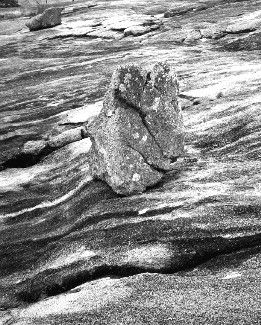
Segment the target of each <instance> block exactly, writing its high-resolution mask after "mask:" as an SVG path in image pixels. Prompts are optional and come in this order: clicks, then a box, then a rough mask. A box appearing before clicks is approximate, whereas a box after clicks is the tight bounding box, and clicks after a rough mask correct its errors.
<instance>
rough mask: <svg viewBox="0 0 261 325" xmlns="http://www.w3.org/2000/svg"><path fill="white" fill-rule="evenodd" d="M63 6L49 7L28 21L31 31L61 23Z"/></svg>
mask: <svg viewBox="0 0 261 325" xmlns="http://www.w3.org/2000/svg"><path fill="white" fill-rule="evenodd" d="M62 10H63V8H54V7H53V8H48V9H45V11H44V12H43V13H42V14H39V15H37V16H35V17H33V18H32V19H31V20H30V21H28V22H27V23H26V26H27V27H28V28H29V29H30V31H36V30H39V29H45V28H50V27H54V26H57V25H60V24H61V23H62V14H61V13H62Z"/></svg>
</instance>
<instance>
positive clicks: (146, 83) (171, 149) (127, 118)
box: [87, 63, 184, 195]
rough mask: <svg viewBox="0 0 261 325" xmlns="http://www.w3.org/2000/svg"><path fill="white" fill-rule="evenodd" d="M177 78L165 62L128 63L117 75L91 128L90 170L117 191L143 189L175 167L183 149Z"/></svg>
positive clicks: (140, 190)
mask: <svg viewBox="0 0 261 325" xmlns="http://www.w3.org/2000/svg"><path fill="white" fill-rule="evenodd" d="M177 95H178V82H177V78H176V75H175V73H174V72H173V71H172V69H171V68H170V67H169V66H168V65H167V64H165V63H164V64H163V63H158V64H156V65H155V66H154V67H153V68H152V70H151V71H146V70H143V69H142V68H140V67H138V66H135V65H129V66H125V67H120V68H119V69H118V70H116V72H115V73H114V75H113V77H112V80H111V84H110V88H109V90H108V91H107V93H106V96H105V100H104V104H103V109H102V111H101V113H100V114H99V116H98V117H97V119H96V120H95V121H93V123H91V124H90V125H89V126H88V127H87V129H88V134H89V136H90V138H91V140H92V148H91V150H90V169H91V173H92V175H93V176H94V177H97V178H99V179H102V180H105V181H106V182H107V183H108V184H109V185H110V186H111V187H112V188H113V190H114V191H115V192H117V193H119V194H124V195H128V194H132V193H138V192H143V191H144V190H145V189H146V188H147V187H149V186H152V185H154V184H155V183H157V182H158V181H159V180H160V179H161V178H162V176H163V175H164V172H165V171H168V170H171V169H173V168H174V166H175V163H174V162H175V161H176V159H177V157H179V156H180V155H182V153H183V148H184V130H183V120H182V116H181V111H180V108H179V105H178V102H177Z"/></svg>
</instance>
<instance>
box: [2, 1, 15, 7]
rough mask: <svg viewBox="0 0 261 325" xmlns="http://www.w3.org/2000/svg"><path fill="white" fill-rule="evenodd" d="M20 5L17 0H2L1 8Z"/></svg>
mask: <svg viewBox="0 0 261 325" xmlns="http://www.w3.org/2000/svg"><path fill="white" fill-rule="evenodd" d="M8 7H19V5H18V1H17V0H1V2H0V8H8Z"/></svg>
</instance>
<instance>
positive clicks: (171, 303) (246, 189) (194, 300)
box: [0, 0, 261, 325]
mask: <svg viewBox="0 0 261 325" xmlns="http://www.w3.org/2000/svg"><path fill="white" fill-rule="evenodd" d="M54 2H56V4H57V0H55V1H54V0H48V3H54ZM201 4H202V2H199V1H197V2H195V1H193V2H192V1H190V0H182V1H181V2H180V1H173V0H166V1H164V3H163V1H159V0H150V1H149V0H139V1H125V0H113V1H107V0H104V1H102V0H97V1H96V0H95V3H93V2H89V1H88V2H85V1H78V0H75V1H74V3H73V4H72V3H70V4H69V5H68V4H67V5H66V6H67V7H66V8H67V10H66V12H65V13H64V14H63V24H62V25H59V26H56V27H53V28H50V29H44V30H40V31H38V32H37V33H31V32H29V31H28V28H27V27H26V26H25V22H26V21H27V18H25V17H23V18H17V19H6V20H1V21H0V58H1V59H0V75H1V78H0V97H1V100H0V149H1V150H0V164H1V166H4V167H3V170H1V171H0V306H1V307H0V319H1V321H0V322H4V324H19V325H25V324H26V325H31V324H32V325H40V324H41V325H50V324H52V325H53V324H55V325H61V324H62V325H64V324H65V325H67V324H70V325H71V324H77V325H79V324H84V325H86V324H102V325H104V324H130V325H132V324H141V325H143V324H155V325H158V324H164V325H165V324H167V325H173V324H182V325H183V324H184V325H185V324H186V325H187V324H191V323H192V324H196V325H199V324H209V325H217V324H222V325H223V324H225V325H231V324H259V323H260V294H259V292H260V289H261V288H260V283H261V282H260V265H261V254H260V253H261V246H260V242H261V221H260V214H261V204H260V202H261V198H260V193H261V179H260V175H261V163H260V157H261V141H260V139H261V115H260V103H261V98H260V84H261V60H260V57H261V55H260V54H261V53H260V51H261V41H260V40H261V37H260V27H259V26H258V25H256V27H255V28H256V30H253V31H250V30H247V29H246V28H243V29H242V28H240V30H239V29H238V30H237V32H236V33H228V32H227V31H226V29H227V28H228V26H231V25H234V24H237V23H240V24H242V22H244V24H247V22H252V21H254V19H256V18H257V17H258V16H259V15H260V6H261V1H260V0H245V1H244V0H241V1H233V0H229V1H227V0H205V1H204V5H205V9H204V10H197V7H198V6H199V7H200V6H201ZM57 5H59V6H61V5H63V4H60V3H59V4H57ZM94 5H95V6H94ZM185 5H187V6H190V7H191V8H192V10H189V11H187V12H184V11H183V13H182V10H180V11H179V14H175V15H174V16H172V17H169V18H164V17H163V16H164V12H167V11H170V10H171V9H173V8H176V9H177V8H179V7H184V6H185ZM5 10H6V9H5ZM5 10H4V11H5ZM16 10H17V9H16ZM8 11H9V9H8ZM176 13H177V12H176ZM141 15H142V20H143V19H144V16H143V15H147V18H148V20H151V19H152V17H151V15H157V17H154V18H155V19H157V20H160V21H161V23H160V24H159V25H160V27H159V28H158V29H157V30H155V31H151V32H149V33H147V34H144V35H140V36H136V37H132V36H130V37H124V30H123V29H122V28H121V29H120V30H118V29H117V30H116V31H114V30H112V29H111V26H112V25H110V26H109V25H107V22H108V21H110V22H111V20H110V19H112V18H113V17H118V20H116V21H115V24H116V22H117V23H118V21H123V20H124V21H128V22H130V21H132V22H133V23H135V24H134V25H137V22H140V21H141V19H140V18H141ZM156 24H158V23H156ZM124 27H126V25H125V26H124ZM127 27H129V26H127ZM127 27H126V28H127ZM190 30H199V31H200V33H201V35H202V38H200V39H198V40H195V41H193V42H190V43H186V42H184V40H185V38H186V37H187V36H186V35H187V32H188V31H190ZM206 30H207V31H208V32H207V33H205V31H206ZM203 31H204V32H203ZM91 32H95V34H99V33H100V32H104V35H108V33H116V34H117V37H113V38H104V37H91V36H88V34H89V33H91ZM105 32H106V33H107V34H106V33H105ZM99 35H101V34H99ZM114 35H115V34H114ZM118 35H119V37H118ZM221 36H222V37H221ZM158 61H167V62H168V63H169V65H170V66H171V67H172V68H173V69H174V70H175V71H176V74H177V77H178V80H179V88H180V90H179V102H180V104H181V107H182V111H183V120H184V125H185V132H186V133H185V154H186V157H184V159H183V160H181V161H177V162H176V163H175V169H174V170H171V171H168V172H167V173H166V174H165V175H164V177H163V178H162V179H161V181H160V182H159V183H158V184H157V185H156V186H154V187H152V188H149V189H147V190H146V191H145V192H143V193H141V194H136V195H133V196H124V197H123V196H120V195H117V194H116V193H115V192H114V191H112V189H111V188H110V187H109V186H108V185H107V184H106V182H103V181H97V180H93V178H92V177H91V175H90V169H89V165H88V159H89V154H90V148H91V145H92V143H91V140H90V138H84V139H81V140H79V141H75V142H71V143H69V144H65V145H64V146H62V147H59V146H57V147H56V148H54V149H53V150H51V151H50V150H46V149H44V150H43V152H42V154H41V156H39V155H38V153H37V150H36V149H37V147H38V146H37V143H38V144H40V142H37V143H32V142H31V141H41V143H42V141H44V143H46V142H47V141H48V139H50V138H52V137H56V136H59V135H60V134H63V132H67V131H68V130H72V129H75V128H78V127H80V128H81V130H82V135H83V136H84V137H86V136H88V125H89V124H91V123H92V121H93V120H94V119H95V115H97V114H99V112H101V110H102V109H103V108H102V103H103V100H104V96H105V93H106V91H107V89H108V87H109V84H110V80H111V75H112V73H113V71H115V69H116V68H117V67H118V66H119V65H120V66H125V65H129V66H133V65H135V66H136V65H139V66H142V67H144V69H145V70H146V69H149V67H148V66H149V65H150V66H153V65H155V64H156V62H158ZM124 98H126V96H125V97H124ZM86 123H87V124H88V125H87V127H85V125H86ZM131 131H132V130H131ZM131 134H132V133H131ZM75 139H76V138H75ZM77 139H78V138H77ZM29 141H30V142H29ZM40 147H41V146H39V147H38V148H39V149H40ZM23 148H24V149H26V152H28V154H27V157H29V156H31V160H30V161H28V159H27V160H26V161H25V160H23V159H21V158H24V157H25V156H26V153H24V154H23V155H22V156H21V151H22V150H23ZM34 149H35V150H36V151H34ZM30 153H31V154H30ZM35 153H36V156H35V155H34V154H35ZM19 155H20V156H19ZM15 157H20V158H19V159H20V160H19V159H16V160H15ZM8 161H9V164H7V162H8ZM10 161H11V162H13V165H10ZM10 167H12V168H10Z"/></svg>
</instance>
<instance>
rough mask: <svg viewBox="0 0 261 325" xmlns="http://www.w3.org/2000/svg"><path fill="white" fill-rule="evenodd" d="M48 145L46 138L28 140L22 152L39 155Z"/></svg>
mask: <svg viewBox="0 0 261 325" xmlns="http://www.w3.org/2000/svg"><path fill="white" fill-rule="evenodd" d="M46 146H47V142H46V141H44V140H36V141H28V142H26V143H25V144H24V146H23V148H22V153H23V154H27V155H33V156H37V155H39V154H40V153H41V152H42V151H43V150H44V149H45V148H46Z"/></svg>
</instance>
